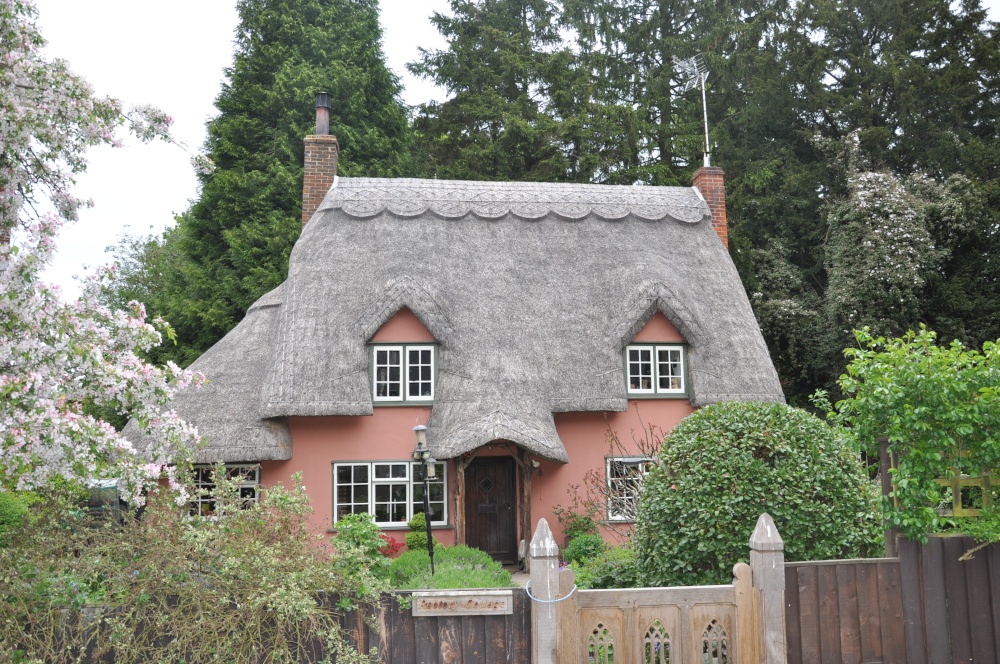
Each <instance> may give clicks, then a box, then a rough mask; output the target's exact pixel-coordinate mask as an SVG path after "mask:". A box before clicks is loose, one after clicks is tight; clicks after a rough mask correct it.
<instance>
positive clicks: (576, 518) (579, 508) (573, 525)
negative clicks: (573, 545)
mask: <svg viewBox="0 0 1000 664" xmlns="http://www.w3.org/2000/svg"><path fill="white" fill-rule="evenodd" d="M566 493H568V494H569V497H570V504H569V506H568V507H563V506H562V505H556V506H555V507H553V508H552V512H553V513H554V514H555V515H556V520H557V521H559V525H560V526H562V531H563V535H564V536H565V537H567V538H569V539H575V538H577V537H580V536H581V535H596V534H597V532H598V531H597V517H598V507H597V505H596V504H595V503H594V502H593V501H587V500H581V499H580V487H578V486H571V487H570V488H568V489H567V490H566Z"/></svg>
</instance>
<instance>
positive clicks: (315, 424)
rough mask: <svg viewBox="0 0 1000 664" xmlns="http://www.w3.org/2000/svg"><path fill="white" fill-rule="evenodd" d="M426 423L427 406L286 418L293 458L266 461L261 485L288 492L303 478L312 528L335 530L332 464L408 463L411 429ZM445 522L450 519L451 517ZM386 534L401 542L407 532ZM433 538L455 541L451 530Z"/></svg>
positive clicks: (263, 466)
mask: <svg viewBox="0 0 1000 664" xmlns="http://www.w3.org/2000/svg"><path fill="white" fill-rule="evenodd" d="M430 417H431V409H430V406H393V407H380V408H376V409H375V414H374V415H372V416H370V417H292V418H289V426H290V428H291V432H292V445H293V447H292V454H293V456H292V458H291V459H290V460H288V461H265V462H264V463H263V464H262V475H263V477H262V478H261V479H262V482H263V483H264V484H265V485H267V484H276V483H278V482H281V483H283V484H284V485H285V486H291V484H292V481H291V478H292V475H293V474H294V473H296V472H301V473H302V483H303V484H304V485H305V486H306V489H307V490H308V491H309V497H310V499H311V500H312V507H313V515H312V518H311V519H310V520H309V521H310V524H311V525H312V527H313V528H314V529H315V530H316V531H317V532H324V531H326V530H329V529H330V528H331V526H332V525H333V462H334V461H355V460H357V461H375V460H380V459H385V460H393V461H406V460H410V459H411V458H412V457H411V455H412V453H413V448H414V447H415V446H416V438H414V435H413V431H412V429H413V427H415V426H416V425H418V424H427V421H428V420H429V419H430ZM450 479H451V478H449V480H450ZM449 492H450V489H449ZM450 509H451V506H450V505H449V510H450ZM448 516H449V519H451V518H452V514H451V513H449V515H448ZM388 534H389V535H390V536H395V537H396V539H398V540H399V541H400V542H402V541H403V535H404V534H405V531H404V532H396V531H390V532H388ZM435 537H437V538H438V539H441V540H442V541H444V542H445V543H447V544H453V543H454V539H455V536H454V532H453V531H451V530H443V531H442V530H437V531H435Z"/></svg>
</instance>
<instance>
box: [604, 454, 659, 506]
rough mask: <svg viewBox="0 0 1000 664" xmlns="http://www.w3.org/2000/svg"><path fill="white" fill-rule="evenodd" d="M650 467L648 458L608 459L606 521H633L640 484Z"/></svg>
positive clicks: (650, 462) (640, 489)
mask: <svg viewBox="0 0 1000 664" xmlns="http://www.w3.org/2000/svg"><path fill="white" fill-rule="evenodd" d="M652 466H653V460H652V459H650V458H648V457H608V459H607V477H608V521H635V517H636V508H637V507H638V505H639V494H640V493H641V492H642V484H643V482H644V481H645V479H646V475H648V474H649V471H650V469H651V468H652Z"/></svg>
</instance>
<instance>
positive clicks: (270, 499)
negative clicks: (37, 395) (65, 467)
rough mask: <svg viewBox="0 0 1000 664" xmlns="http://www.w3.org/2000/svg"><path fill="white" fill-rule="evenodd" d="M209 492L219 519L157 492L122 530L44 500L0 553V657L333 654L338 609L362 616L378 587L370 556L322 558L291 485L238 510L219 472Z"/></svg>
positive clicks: (325, 552) (71, 501) (73, 505)
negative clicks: (314, 641)
mask: <svg viewBox="0 0 1000 664" xmlns="http://www.w3.org/2000/svg"><path fill="white" fill-rule="evenodd" d="M217 488H218V494H217V495H218V500H217V502H216V506H217V514H218V517H217V518H214V519H201V518H191V517H189V516H188V513H187V510H186V509H185V508H184V507H183V506H181V507H178V505H176V504H175V503H173V502H171V501H170V498H171V497H170V496H167V495H166V494H165V493H161V494H157V495H152V496H150V500H149V503H148V505H147V507H146V510H145V512H144V515H143V517H142V519H141V520H137V519H127V520H125V521H124V522H122V523H115V522H109V521H106V520H96V521H95V520H91V519H90V517H89V515H88V513H87V511H86V510H81V509H79V507H78V503H77V502H76V497H75V496H67V495H65V494H61V493H50V494H46V495H45V496H44V498H45V500H43V501H40V502H38V503H36V504H35V505H33V506H32V509H33V510H34V515H33V518H34V521H33V524H32V527H31V528H22V529H21V530H19V531H17V532H16V533H15V534H14V536H13V537H12V538H11V542H10V545H9V546H8V547H6V548H0V595H2V596H3V598H4V601H3V602H0V652H2V653H4V655H7V654H10V653H15V652H16V653H19V656H20V657H21V658H22V660H23V661H46V662H61V661H67V660H66V658H67V656H68V653H74V652H85V651H87V652H90V653H92V658H93V659H94V660H95V661H96V660H98V659H101V660H102V661H103V660H104V659H112V658H113V659H114V661H116V662H122V663H128V662H154V661H155V662H167V661H170V662H178V661H200V662H207V661H262V662H287V661H304V660H305V659H308V658H310V657H311V655H310V654H308V651H307V650H305V649H306V648H308V647H309V642H308V641H309V638H310V637H311V636H316V637H318V638H320V639H322V640H324V641H325V642H326V644H327V646H328V648H329V649H330V650H331V651H332V650H335V649H340V650H343V649H344V648H345V647H346V646H345V645H344V640H343V638H341V634H340V628H339V621H340V620H341V617H340V611H341V609H343V608H346V607H349V606H354V607H357V608H358V609H359V610H364V609H365V607H368V606H370V605H371V603H373V602H375V601H376V600H377V598H378V597H379V593H380V591H381V589H382V586H381V584H380V582H379V581H378V580H377V579H375V578H374V576H372V574H370V573H369V570H368V561H369V560H370V557H369V556H367V555H366V554H363V553H362V552H359V551H358V550H357V549H355V548H353V547H345V550H343V551H342V550H338V551H337V553H336V554H334V553H333V551H331V549H330V548H329V547H328V546H327V545H326V544H324V543H323V542H322V540H319V539H317V537H316V536H315V535H312V534H311V533H310V531H309V528H308V523H307V518H308V515H309V514H310V513H311V508H310V506H309V503H308V498H307V496H306V493H305V490H304V489H303V488H302V487H301V485H300V484H299V483H298V480H296V486H295V487H294V488H292V489H289V490H286V489H283V488H282V487H280V486H279V487H271V488H269V489H268V490H267V491H266V492H265V493H264V495H263V497H262V499H261V501H260V502H259V503H255V504H253V505H251V506H249V508H248V509H241V507H242V501H241V500H240V497H239V491H238V487H237V486H236V485H235V484H234V483H233V482H231V481H229V480H227V479H226V478H225V477H224V475H223V476H221V477H219V478H218V485H217ZM326 593H333V594H336V595H337V596H339V597H340V598H341V603H340V605H339V606H338V605H336V604H335V603H334V602H332V601H330V599H329V595H327V594H326ZM95 605H97V606H95ZM95 616H102V617H103V618H104V621H103V622H101V623H95V622H94V617H95ZM345 652H346V651H345ZM354 654H355V655H356V653H354ZM14 661H18V660H17V658H16V657H15V659H14ZM337 661H341V660H340V659H338V660H337ZM345 661H346V660H345ZM352 661H358V660H352ZM360 661H366V660H364V659H363V658H362V659H361V660H360Z"/></svg>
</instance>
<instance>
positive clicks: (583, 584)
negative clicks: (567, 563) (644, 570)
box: [571, 545, 642, 589]
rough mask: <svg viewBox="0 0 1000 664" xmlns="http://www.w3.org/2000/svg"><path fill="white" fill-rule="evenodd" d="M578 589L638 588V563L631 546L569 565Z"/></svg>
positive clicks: (610, 550)
mask: <svg viewBox="0 0 1000 664" xmlns="http://www.w3.org/2000/svg"><path fill="white" fill-rule="evenodd" d="M571 567H572V568H573V571H574V572H576V585H578V586H579V587H580V588H585V589H586V588H639V587H641V585H642V584H641V583H639V562H638V561H637V560H636V557H635V549H634V548H633V547H632V546H631V545H626V546H615V547H611V548H609V549H607V550H605V551H604V552H603V553H600V554H598V555H596V556H594V557H593V558H590V559H589V560H583V561H581V562H578V563H573V564H572V565H571Z"/></svg>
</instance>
